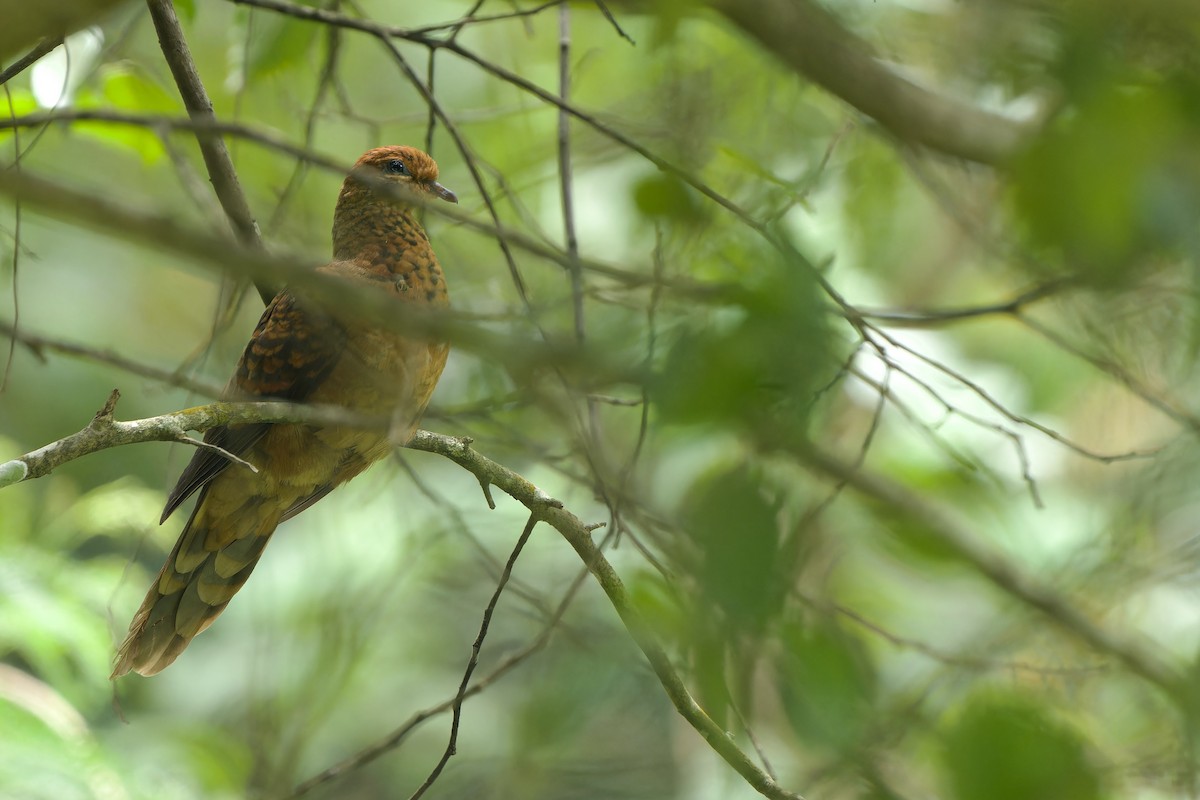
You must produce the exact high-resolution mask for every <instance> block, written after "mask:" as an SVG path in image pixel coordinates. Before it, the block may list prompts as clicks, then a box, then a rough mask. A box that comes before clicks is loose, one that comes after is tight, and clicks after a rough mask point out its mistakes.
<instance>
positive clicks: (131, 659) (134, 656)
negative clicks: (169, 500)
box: [112, 492, 281, 678]
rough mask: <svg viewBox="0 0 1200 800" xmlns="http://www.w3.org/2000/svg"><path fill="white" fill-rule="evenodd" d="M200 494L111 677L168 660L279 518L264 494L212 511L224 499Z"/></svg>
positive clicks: (214, 610)
mask: <svg viewBox="0 0 1200 800" xmlns="http://www.w3.org/2000/svg"><path fill="white" fill-rule="evenodd" d="M206 494H207V492H204V493H202V494H201V495H200V499H199V500H198V501H197V503H196V509H195V510H194V511H193V512H192V516H191V518H190V519H189V520H188V523H187V525H185V526H184V529H183V533H182V534H180V536H179V541H177V542H176V543H175V548H174V549H173V550H172V551H171V555H170V556H168V557H167V563H166V564H164V565H163V568H162V570H161V571H159V573H158V578H157V580H155V581H154V583H153V584H152V585H151V586H150V591H148V592H147V593H146V599H145V600H143V601H142V606H141V608H139V609H138V612H137V614H135V615H134V617H133V622H131V623H130V625H129V634H128V635H127V636H126V637H125V641H124V642H123V643H122V644H121V648H120V650H119V651H118V652H117V664H116V668H115V669H113V673H112V677H113V678H118V677H120V676H122V675H124V674H125V673H127V672H129V671H130V670H132V671H134V672H137V673H140V674H142V675H154V674H155V673H157V672H159V671H160V670H162V669H164V668H166V667H167V666H168V665H169V664H170V663H171V662H172V661H174V660H175V659H176V658H177V657H178V656H179V654H180V653H182V652H183V650H184V648H186V647H187V646H188V643H189V642H191V640H192V638H193V637H195V636H196V634H198V633H200V632H201V631H203V630H204V629H205V628H207V627H208V626H209V625H211V624H212V623H213V620H215V619H216V618H217V615H219V614H220V613H221V612H222V611H224V610H225V606H226V605H228V604H229V601H230V599H231V598H232V597H233V596H234V595H235V594H237V591H238V589H241V588H242V584H244V583H245V582H246V579H247V578H249V577H250V573H251V572H252V571H253V570H254V565H255V564H257V563H258V559H259V556H261V555H262V551H263V548H264V547H266V545H267V541H268V540H269V539H270V538H271V534H272V533H274V532H275V526H276V525H278V524H279V518H280V516H281V509H280V508H279V507H278V505H277V504H275V503H271V502H270V501H267V500H266V499H265V498H262V497H257V496H250V497H247V498H245V501H244V503H242V504H241V505H240V506H239V507H238V508H235V509H230V508H229V507H228V506H225V508H221V509H220V511H219V512H218V511H214V510H213V509H214V508H219V507H220V506H221V505H224V504H218V503H206V502H205V499H206V498H205V495H206Z"/></svg>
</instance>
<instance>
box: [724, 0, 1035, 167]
mask: <svg viewBox="0 0 1200 800" xmlns="http://www.w3.org/2000/svg"><path fill="white" fill-rule="evenodd" d="M712 5H713V6H714V7H715V8H716V10H717V11H719V12H720V13H721V14H723V15H724V16H725V17H726V18H727V19H728V20H729V21H730V22H732V23H733V24H734V25H737V26H738V27H739V28H741V29H742V31H743V32H745V33H747V34H749V35H750V36H752V37H754V38H755V39H757V40H758V41H759V43H760V44H762V45H763V46H764V47H765V48H766V49H767V50H769V51H771V52H772V53H773V54H774V55H775V56H776V58H778V59H779V60H780V61H782V62H783V63H784V64H786V65H788V66H789V67H791V68H792V69H794V70H795V71H797V72H799V73H800V74H802V75H804V76H805V77H807V78H808V79H809V80H811V81H813V82H814V83H816V84H818V85H819V86H821V87H822V88H824V89H825V90H826V91H828V92H830V93H831V94H834V95H836V96H837V97H839V98H841V99H842V100H844V101H845V102H847V103H849V104H850V105H852V106H854V107H855V108H857V109H858V110H859V111H861V112H863V113H864V114H866V115H868V116H870V117H872V118H874V119H875V121H877V122H878V123H879V124H880V125H882V126H883V127H884V128H886V129H887V130H888V131H890V132H891V133H892V134H894V135H895V136H897V137H899V138H900V139H902V140H904V141H907V142H912V143H914V144H919V145H923V146H925V147H929V148H931V149H933V150H937V151H938V152H941V153H945V154H946V155H949V156H956V157H958V158H965V159H968V160H970V161H978V162H981V163H984V164H1002V163H1004V162H1007V161H1009V160H1011V159H1012V157H1013V156H1015V155H1016V154H1017V153H1018V152H1019V151H1020V149H1021V147H1022V146H1023V145H1024V143H1025V142H1026V141H1028V139H1029V138H1030V136H1031V135H1032V133H1033V132H1034V131H1033V126H1031V125H1030V124H1028V123H1023V122H1020V121H1017V120H1014V119H1013V118H1011V117H1007V116H1003V115H1001V114H996V113H993V112H991V111H987V110H985V109H982V108H979V107H978V106H974V105H971V104H969V103H967V102H964V101H962V100H958V99H955V98H952V97H948V96H946V95H940V94H936V93H935V92H932V91H930V90H929V89H926V88H924V87H922V86H919V85H917V84H915V83H913V82H912V81H910V80H908V79H907V78H904V77H903V76H901V75H899V74H897V73H896V72H895V71H894V70H892V69H890V68H889V67H888V66H887V65H885V64H884V63H882V62H881V61H879V60H877V59H876V58H875V54H874V53H873V52H872V50H871V47H870V45H868V44H867V43H866V42H865V41H863V40H861V39H859V38H858V37H857V36H855V35H854V34H852V33H851V32H850V31H848V30H846V29H845V28H844V27H842V25H841V24H840V23H839V22H838V21H837V20H836V19H835V18H834V17H833V16H832V15H831V14H830V13H829V12H827V11H825V10H824V9H822V8H821V7H820V6H818V5H817V4H816V3H814V2H811V0H755V1H754V2H749V0H715V2H713V3H712Z"/></svg>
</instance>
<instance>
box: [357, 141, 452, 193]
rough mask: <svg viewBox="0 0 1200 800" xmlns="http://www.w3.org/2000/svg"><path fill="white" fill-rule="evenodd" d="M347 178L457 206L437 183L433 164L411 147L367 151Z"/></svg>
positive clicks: (400, 146) (403, 146) (395, 146)
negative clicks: (418, 194)
mask: <svg viewBox="0 0 1200 800" xmlns="http://www.w3.org/2000/svg"><path fill="white" fill-rule="evenodd" d="M350 176H351V177H352V178H356V179H357V180H359V181H360V182H362V183H365V184H366V185H368V186H372V187H374V186H385V187H386V186H389V185H397V186H401V187H404V188H406V189H408V190H409V191H412V192H418V193H421V194H429V195H432V196H433V197H437V198H439V199H441V200H446V201H448V202H451V203H457V202H458V197H457V196H456V195H455V194H454V192H452V191H450V190H449V189H447V188H446V187H445V186H442V185H441V184H440V183H438V182H437V178H438V167H437V162H436V161H434V160H433V159H432V158H430V157H429V156H428V155H426V154H425V153H422V152H421V151H420V150H418V149H417V148H415V147H408V146H405V145H388V146H387V147H376V148H375V149H374V150H368V151H367V152H366V153H363V155H362V157H361V158H359V159H358V161H357V162H356V163H355V164H354V169H353V170H352V171H351V173H350Z"/></svg>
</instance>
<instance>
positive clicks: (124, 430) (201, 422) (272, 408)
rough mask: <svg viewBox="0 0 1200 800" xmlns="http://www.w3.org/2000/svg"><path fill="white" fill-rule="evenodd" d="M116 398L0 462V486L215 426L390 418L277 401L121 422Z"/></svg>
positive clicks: (379, 424)
mask: <svg viewBox="0 0 1200 800" xmlns="http://www.w3.org/2000/svg"><path fill="white" fill-rule="evenodd" d="M119 396H120V394H119V393H118V392H117V391H116V390H115V389H114V390H113V394H112V395H110V396H109V399H108V402H106V403H105V405H104V408H102V409H101V410H100V411H99V412H98V413H97V414H96V416H95V418H94V419H93V420H92V421H91V422H90V423H89V424H88V426H87V427H86V428H84V429H83V430H81V431H79V432H78V433H73V434H71V435H70V436H67V437H66V438H64V439H59V440H58V441H56V442H51V443H50V444H48V445H46V446H45V447H41V448H39V449H37V450H34V451H32V452H30V453H26V454H25V455H23V456H19V457H18V458H15V459H13V460H12V461H8V462H6V463H3V464H0V488H3V487H5V486H9V485H11V484H14V483H20V482H21V481H25V480H32V479H33V478H41V477H44V476H46V475H49V474H50V473H51V472H53V471H54V470H55V469H56V468H58V467H60V466H62V465H63V464H65V463H67V462H68V461H74V460H75V459H77V458H81V457H83V456H86V455H90V454H91V453H97V452H99V451H101V450H107V449H109V448H112V447H120V446H121V445H127V444H141V443H142V442H184V441H187V442H188V443H193V442H191V441H190V440H188V437H187V435H186V431H206V430H208V429H209V428H215V427H217V426H218V425H238V424H242V423H250V422H307V423H316V424H323V425H352V426H354V427H358V428H371V429H379V430H387V429H388V427H389V425H390V420H389V419H387V418H386V417H381V418H379V419H370V418H365V417H363V416H362V415H361V414H356V413H354V412H352V411H348V410H347V409H344V408H339V407H337V406H315V405H312V406H306V405H303V404H299V403H284V402H276V401H270V402H266V401H264V402H257V403H212V404H210V405H206V406H197V407H196V408H188V409H184V410H183V411H175V412H172V413H170V414H161V415H159V416H157V417H147V418H146V419H138V420H130V421H128V422H120V421H118V420H115V419H113V408H114V406H115V405H116V401H117V398H118V397H119Z"/></svg>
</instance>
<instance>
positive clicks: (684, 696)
mask: <svg viewBox="0 0 1200 800" xmlns="http://www.w3.org/2000/svg"><path fill="white" fill-rule="evenodd" d="M118 397H119V394H118V393H117V392H116V391H115V390H114V392H113V393H112V395H110V396H109V399H108V401H107V402H106V403H105V405H104V407H103V408H102V409H101V410H100V411H99V412H98V413H97V414H96V416H95V418H94V419H93V420H92V422H91V423H89V424H88V426H87V427H85V428H84V429H83V430H81V431H79V432H78V433H75V434H72V435H71V436H68V437H66V438H65V439H60V440H59V441H57V442H52V443H51V444H48V445H46V446H45V447H42V448H40V449H38V450H35V451H33V452H31V453H27V454H25V455H23V456H21V457H19V458H16V459H13V460H12V461H9V462H6V463H4V464H0V488H3V487H5V486H8V485H11V484H14V483H18V482H20V481H23V480H29V479H31V478H38V477H42V476H44V475H47V474H49V473H50V472H51V471H52V470H53V469H55V468H56V467H58V466H60V465H62V464H65V463H66V462H68V461H72V460H74V459H76V458H79V457H80V456H83V455H87V454H89V453H94V452H97V451H99V450H104V449H107V448H110V447H117V446H120V445H125V444H135V443H140V442H153V441H158V442H162V441H170V442H175V441H179V440H180V437H182V436H184V432H185V431H188V430H194V431H203V430H207V429H209V428H212V427H215V426H217V425H232V424H238V423H246V422H274V423H278V422H308V423H321V424H327V425H329V424H340V425H353V426H355V427H364V428H380V429H385V430H386V429H387V428H388V426H389V424H390V420H389V419H387V418H380V419H377V420H371V419H364V418H362V417H361V416H358V415H355V414H352V413H350V412H348V411H347V410H346V409H341V408H331V407H323V406H305V405H300V404H295V403H281V402H261V403H212V404H210V405H207V406H199V407H197V408H189V409H185V410H183V411H176V412H172V413H170V414H162V415H160V416H157V417H149V418H147V419H140V420H131V421H128V422H118V421H116V420H114V419H113V409H114V406H115V404H116V401H117V398H118ZM407 447H409V448H411V449H413V450H421V451H423V452H427V453H436V454H438V455H441V456H444V457H446V458H448V459H450V460H451V461H453V462H454V463H456V464H458V465H459V466H461V467H462V468H463V469H465V470H467V471H468V472H470V473H471V474H472V475H474V476H475V477H476V478H477V479H478V480H479V482H480V483H481V484H485V485H490V486H495V487H496V488H498V489H500V490H501V491H503V492H504V493H506V494H508V495H509V496H510V497H512V498H513V499H514V500H516V501H517V502H519V503H521V504H522V505H523V506H525V507H526V508H527V509H529V511H530V513H531V514H533V515H534V517H535V518H536V519H539V520H541V521H543V522H546V523H547V524H549V525H550V526H551V527H553V528H554V529H555V530H557V531H558V532H559V533H560V534H562V536H563V538H564V539H566V540H567V543H568V544H570V545H571V547H572V548H573V549H574V550H575V552H576V553H577V554H578V555H579V557H580V559H581V560H582V561H583V563H584V565H585V566H586V567H587V569H588V571H589V572H591V574H592V576H593V577H594V578H595V579H596V581H597V582H598V583H599V584H600V588H601V589H603V590H604V593H605V595H607V596H608V599H609V602H610V603H611V604H612V606H613V608H614V610H615V611H616V612H617V615H618V616H619V617H620V618H621V622H622V623H624V625H625V629H626V631H628V633H629V635H630V636H631V637H632V638H633V640H634V642H635V643H636V644H637V646H638V648H639V649H640V650H641V651H642V653H643V655H645V657H646V660H647V661H649V662H650V667H651V669H653V670H654V674H655V675H656V676H657V677H658V680H659V683H660V684H661V685H662V687H663V690H664V691H665V692H666V694H667V697H668V699H670V701H671V703H672V705H674V706H675V709H676V710H677V711H678V712H679V714H680V716H682V717H683V718H684V720H686V721H687V723H688V724H689V725H691V726H692V727H693V728H695V729H696V731H697V732H699V733H700V735H701V736H702V737H704V740H705V741H706V742H708V744H709V746H710V747H711V748H712V749H713V750H715V751H716V752H717V754H718V755H719V756H720V757H721V758H722V759H724V760H725V762H726V763H727V764H729V765H730V766H731V767H733V768H734V769H735V770H736V771H737V772H738V773H739V774H740V775H741V776H742V777H743V778H744V779H745V780H746V782H747V783H748V784H750V786H752V787H754V789H756V790H757V791H758V792H759V793H760V794H762V795H763V796H764V797H769V798H772V799H773V800H803V798H801V797H800V795H798V794H795V793H792V792H789V791H787V790H785V789H783V788H782V787H780V786H779V785H778V784H777V783H776V782H775V781H774V780H772V779H771V777H770V776H769V775H767V774H766V773H765V772H763V771H762V770H761V769H760V768H759V767H758V766H757V765H756V764H755V763H754V762H753V761H752V760H751V759H750V757H749V756H747V755H746V753H745V752H743V751H742V750H741V748H739V747H738V746H737V745H736V744H735V743H734V741H733V740H732V739H731V738H730V737H729V736H727V735H726V733H725V731H724V730H722V729H721V727H720V726H719V725H717V723H716V722H714V721H713V719H712V718H711V717H709V716H708V714H707V713H706V712H705V711H704V709H702V708H701V707H700V705H699V704H698V703H696V701H695V699H693V698H692V696H691V694H690V693H689V692H688V689H687V687H686V686H685V685H684V683H683V679H682V678H681V677H680V675H679V673H678V672H676V670H675V668H674V666H672V664H671V659H670V657H669V656H668V655H667V652H666V650H664V649H663V647H662V645H661V644H659V642H658V640H657V639H656V638H655V636H654V633H653V631H651V629H650V626H649V625H647V623H646V621H645V620H644V619H642V616H641V614H640V613H638V611H637V609H636V608H634V605H633V601H632V600H631V599H630V597H629V592H628V590H626V588H625V584H624V583H623V582H622V581H621V578H620V576H618V575H617V572H616V570H615V569H614V568H613V566H612V564H611V563H609V561H608V559H607V558H605V557H604V554H603V553H602V552H601V551H600V549H599V548H598V547H597V546H596V543H595V542H594V541H592V528H591V527H590V526H588V525H586V524H585V523H584V522H583V521H582V520H581V519H579V517H577V516H575V515H574V514H572V513H571V512H570V511H568V510H567V509H565V508H564V507H563V505H562V503H560V502H559V501H557V500H555V499H553V498H552V497H550V496H549V495H548V494H546V493H545V492H543V491H542V490H541V489H539V488H538V487H537V486H535V485H534V484H533V483H531V482H530V481H529V480H527V479H526V478H524V477H523V476H521V475H519V474H517V473H516V472H513V471H512V470H510V469H508V468H507V467H504V466H502V465H500V464H498V463H496V462H495V461H492V460H491V459H489V458H487V457H486V456H483V455H481V454H479V453H478V452H476V451H475V450H472V449H471V446H470V444H469V443H468V440H463V439H456V438H454V437H451V436H445V435H442V434H437V433H430V432H429V431H417V432H416V433H415V434H414V435H413V437H412V439H411V440H410V441H409V442H408V444H407ZM464 696H465V692H464ZM459 702H461V700H459Z"/></svg>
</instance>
